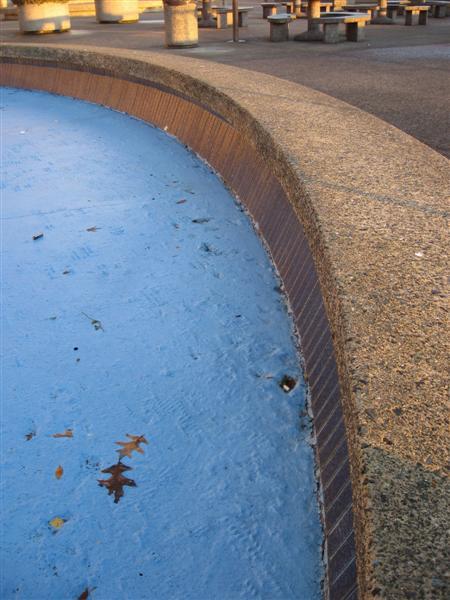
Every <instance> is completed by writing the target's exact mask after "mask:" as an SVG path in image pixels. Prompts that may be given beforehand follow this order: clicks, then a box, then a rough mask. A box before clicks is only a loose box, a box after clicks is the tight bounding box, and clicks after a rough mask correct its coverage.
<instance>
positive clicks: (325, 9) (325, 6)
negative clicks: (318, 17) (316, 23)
mask: <svg viewBox="0 0 450 600" xmlns="http://www.w3.org/2000/svg"><path fill="white" fill-rule="evenodd" d="M302 8H304V10H305V17H306V18H307V16H308V2H302ZM332 8H333V3H332V2H321V3H320V12H321V13H329V12H331V9H332Z"/></svg>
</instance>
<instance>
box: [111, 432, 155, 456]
mask: <svg viewBox="0 0 450 600" xmlns="http://www.w3.org/2000/svg"><path fill="white" fill-rule="evenodd" d="M126 435H127V438H130V440H131V442H116V444H117V445H118V446H122V448H120V450H117V452H118V453H119V456H120V458H123V457H124V456H128V458H131V457H132V456H131V454H132V452H133V450H134V451H135V452H139V454H144V450H143V449H142V448H141V446H140V444H148V442H147V440H146V439H145V437H144V436H143V435H130V434H129V433H127V434H126Z"/></svg>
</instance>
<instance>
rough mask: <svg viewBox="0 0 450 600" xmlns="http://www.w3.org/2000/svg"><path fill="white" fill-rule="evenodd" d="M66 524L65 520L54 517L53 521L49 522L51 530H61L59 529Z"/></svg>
mask: <svg viewBox="0 0 450 600" xmlns="http://www.w3.org/2000/svg"><path fill="white" fill-rule="evenodd" d="M65 522H66V519H62V518H61V517H55V518H54V519H52V520H51V521H49V523H48V524H49V525H50V527H51V528H52V529H56V530H58V529H61V527H63V525H64V523H65Z"/></svg>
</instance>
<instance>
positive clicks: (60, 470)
mask: <svg viewBox="0 0 450 600" xmlns="http://www.w3.org/2000/svg"><path fill="white" fill-rule="evenodd" d="M63 473H64V469H63V468H62V466H61V465H59V466H58V467H57V468H56V471H55V477H56V479H61V477H62V476H63Z"/></svg>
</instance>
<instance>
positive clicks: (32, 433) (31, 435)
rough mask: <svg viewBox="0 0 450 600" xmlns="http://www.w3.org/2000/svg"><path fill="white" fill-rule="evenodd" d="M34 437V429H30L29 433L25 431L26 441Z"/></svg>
mask: <svg viewBox="0 0 450 600" xmlns="http://www.w3.org/2000/svg"><path fill="white" fill-rule="evenodd" d="M34 437H36V432H35V431H30V433H27V434H26V436H25V439H26V440H27V442H29V441H30V440H32V439H33V438H34Z"/></svg>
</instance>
